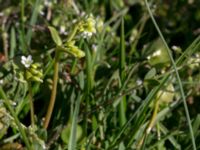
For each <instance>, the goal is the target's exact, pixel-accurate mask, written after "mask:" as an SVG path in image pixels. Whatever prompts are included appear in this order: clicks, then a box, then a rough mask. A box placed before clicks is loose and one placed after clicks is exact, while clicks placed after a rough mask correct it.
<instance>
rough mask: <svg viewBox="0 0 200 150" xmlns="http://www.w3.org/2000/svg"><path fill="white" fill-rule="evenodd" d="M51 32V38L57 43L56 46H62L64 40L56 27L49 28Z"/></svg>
mask: <svg viewBox="0 0 200 150" xmlns="http://www.w3.org/2000/svg"><path fill="white" fill-rule="evenodd" d="M48 28H49V30H50V32H51V37H52V39H53V41H54V42H55V44H56V45H58V46H61V45H62V40H61V38H60V36H59V34H58V32H57V30H56V29H55V28H54V27H51V26H49V27H48Z"/></svg>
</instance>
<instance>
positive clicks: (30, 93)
mask: <svg viewBox="0 0 200 150" xmlns="http://www.w3.org/2000/svg"><path fill="white" fill-rule="evenodd" d="M28 90H29V103H30V111H31V112H30V115H31V126H32V127H34V125H35V119H34V116H35V115H34V114H35V113H34V105H33V93H32V86H31V82H28Z"/></svg>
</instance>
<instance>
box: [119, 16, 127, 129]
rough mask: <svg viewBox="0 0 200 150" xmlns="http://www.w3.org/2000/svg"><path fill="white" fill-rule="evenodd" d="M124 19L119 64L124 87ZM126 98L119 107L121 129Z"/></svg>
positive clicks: (124, 121) (124, 118)
mask: <svg viewBox="0 0 200 150" xmlns="http://www.w3.org/2000/svg"><path fill="white" fill-rule="evenodd" d="M124 34H125V33H124V18H123V16H122V21H121V33H120V55H119V58H120V64H119V74H120V80H121V85H120V86H123V84H124V81H125V67H126V54H125V36H124ZM125 107H126V96H123V97H122V100H121V102H120V105H119V122H120V127H122V126H123V125H124V124H125V123H126V112H125V111H126V110H125Z"/></svg>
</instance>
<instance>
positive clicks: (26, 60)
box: [21, 55, 33, 68]
mask: <svg viewBox="0 0 200 150" xmlns="http://www.w3.org/2000/svg"><path fill="white" fill-rule="evenodd" d="M21 63H22V64H23V65H24V66H25V67H26V68H29V67H30V66H31V64H32V63H33V59H32V56H31V55H28V57H25V56H22V57H21Z"/></svg>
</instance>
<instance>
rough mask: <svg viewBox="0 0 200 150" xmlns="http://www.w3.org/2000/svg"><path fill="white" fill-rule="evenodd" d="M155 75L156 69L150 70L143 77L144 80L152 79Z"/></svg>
mask: <svg viewBox="0 0 200 150" xmlns="http://www.w3.org/2000/svg"><path fill="white" fill-rule="evenodd" d="M155 75H156V69H155V68H152V69H151V70H149V72H148V73H147V74H146V75H145V77H144V79H152V78H154V77H155Z"/></svg>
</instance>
